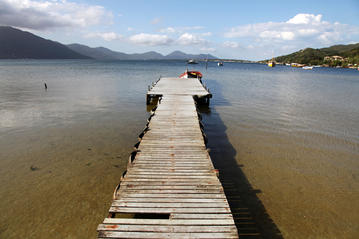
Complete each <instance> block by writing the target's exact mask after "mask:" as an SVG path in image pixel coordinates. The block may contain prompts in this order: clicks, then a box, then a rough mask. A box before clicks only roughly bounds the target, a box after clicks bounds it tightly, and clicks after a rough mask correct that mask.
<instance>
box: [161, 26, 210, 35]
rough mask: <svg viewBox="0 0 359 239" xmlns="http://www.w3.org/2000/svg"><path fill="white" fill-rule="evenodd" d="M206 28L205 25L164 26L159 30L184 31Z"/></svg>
mask: <svg viewBox="0 0 359 239" xmlns="http://www.w3.org/2000/svg"><path fill="white" fill-rule="evenodd" d="M202 29H204V27H203V26H185V27H167V28H162V29H160V30H159V31H160V32H161V33H184V32H187V31H198V30H202Z"/></svg>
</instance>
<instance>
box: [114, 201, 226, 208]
mask: <svg viewBox="0 0 359 239" xmlns="http://www.w3.org/2000/svg"><path fill="white" fill-rule="evenodd" d="M111 206H112V207H141V208H142V207H146V208H178V207H180V208H215V207H229V205H228V203H226V202H207V203H197V202H196V203H191V202H123V201H117V200H116V201H113V202H112V205H111Z"/></svg>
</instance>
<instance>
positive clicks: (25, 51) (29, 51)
mask: <svg viewBox="0 0 359 239" xmlns="http://www.w3.org/2000/svg"><path fill="white" fill-rule="evenodd" d="M0 59H89V57H88V56H84V55H81V54H79V53H78V52H75V51H73V50H71V49H69V48H68V47H66V46H65V45H63V44H61V43H59V42H56V41H52V40H48V39H44V38H42V37H39V36H36V35H35V34H32V33H30V32H26V31H22V30H19V29H16V28H13V27H8V26H0Z"/></svg>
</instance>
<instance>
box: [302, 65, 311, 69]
mask: <svg viewBox="0 0 359 239" xmlns="http://www.w3.org/2000/svg"><path fill="white" fill-rule="evenodd" d="M302 69H304V70H312V69H313V66H303V67H302Z"/></svg>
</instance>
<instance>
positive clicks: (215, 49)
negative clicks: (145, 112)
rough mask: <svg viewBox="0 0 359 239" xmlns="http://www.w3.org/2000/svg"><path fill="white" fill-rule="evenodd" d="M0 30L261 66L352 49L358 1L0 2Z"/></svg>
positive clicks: (358, 28)
mask: <svg viewBox="0 0 359 239" xmlns="http://www.w3.org/2000/svg"><path fill="white" fill-rule="evenodd" d="M0 25H10V26H14V27H18V28H21V29H24V30H28V31H30V32H33V33H35V34H37V35H40V36H42V37H45V38H48V39H51V40H56V41H59V42H61V43H65V44H68V43H80V44H85V45H88V46H91V47H97V46H104V47H107V48H110V49H112V50H116V51H121V52H125V53H135V52H137V53H141V52H146V51H157V52H160V53H162V54H168V53H170V52H172V51H174V50H181V51H184V52H187V53H211V54H213V55H216V56H218V57H222V58H236V59H249V60H260V59H266V58H270V57H274V56H278V55H282V54H287V53H291V52H293V51H297V50H299V49H303V48H306V47H313V48H321V47H326V46H331V45H334V44H348V43H357V42H359V0H342V1H338V0H337V1H332V0H327V1H321V0H319V1H314V0H312V1H302V0H301V1H288V0H286V1H255V0H252V1H225V0H222V1H208V0H206V1H202V0H197V1H194V0H192V1H186V0H182V1H169V0H168V1H165V0H163V1H159V0H152V1H150V0H147V1H144V0H142V1H138V0H132V1H128V0H127V1H122V0H120V1H107V0H89V1H85V0H66V1H65V0H61V1H56V0H48V1H41V0H0Z"/></svg>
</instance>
